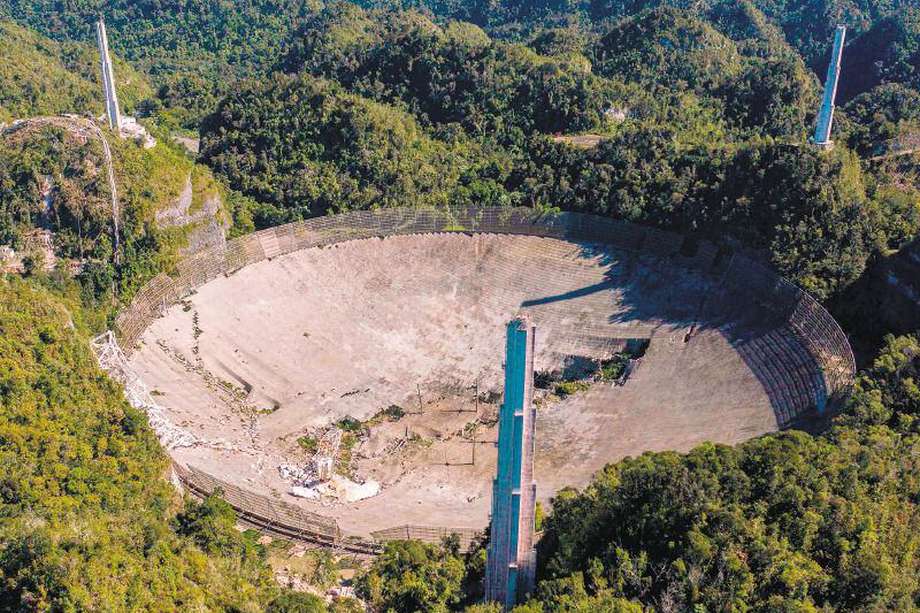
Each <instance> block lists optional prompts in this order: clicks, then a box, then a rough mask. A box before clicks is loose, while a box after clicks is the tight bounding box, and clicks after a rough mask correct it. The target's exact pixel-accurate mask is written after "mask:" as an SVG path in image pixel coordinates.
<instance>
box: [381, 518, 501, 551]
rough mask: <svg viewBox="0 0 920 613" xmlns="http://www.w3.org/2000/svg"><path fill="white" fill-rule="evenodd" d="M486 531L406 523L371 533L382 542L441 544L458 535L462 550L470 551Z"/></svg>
mask: <svg viewBox="0 0 920 613" xmlns="http://www.w3.org/2000/svg"><path fill="white" fill-rule="evenodd" d="M483 534H484V532H483V531H482V530H476V529H474V528H441V527H434V526H416V525H411V524H406V525H403V526H394V527H392V528H386V529H384V530H377V531H375V532H372V533H371V536H373V537H374V540H376V541H378V542H380V543H387V542H389V541H409V540H412V541H423V542H425V543H431V544H434V545H439V544H441V543H442V542H443V541H444V539H446V538H449V537H451V536H454V535H456V536H457V538H458V539H459V544H460V551H463V552H466V551H469V550H470V549H471V548H472V547H473V545H474V544H475V543H476V542H477V541H478V540H479V539H481V538H482V536H483Z"/></svg>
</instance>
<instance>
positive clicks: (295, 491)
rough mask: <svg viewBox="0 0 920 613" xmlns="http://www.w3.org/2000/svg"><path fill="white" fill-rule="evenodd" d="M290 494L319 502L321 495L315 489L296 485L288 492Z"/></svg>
mask: <svg viewBox="0 0 920 613" xmlns="http://www.w3.org/2000/svg"><path fill="white" fill-rule="evenodd" d="M288 493H289V494H290V495H291V496H297V497H298V498H306V499H307V500H319V498H320V493H319V491H317V489H316V488H314V487H300V486H297V485H295V486H294V487H292V488H291V489H289V490H288Z"/></svg>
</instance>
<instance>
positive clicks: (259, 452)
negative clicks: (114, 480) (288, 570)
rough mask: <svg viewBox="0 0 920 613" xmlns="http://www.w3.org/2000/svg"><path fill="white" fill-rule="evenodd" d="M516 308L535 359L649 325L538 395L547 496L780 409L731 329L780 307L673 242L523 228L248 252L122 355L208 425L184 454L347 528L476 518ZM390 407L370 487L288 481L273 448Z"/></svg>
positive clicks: (178, 417) (550, 362)
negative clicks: (685, 255)
mask: <svg viewBox="0 0 920 613" xmlns="http://www.w3.org/2000/svg"><path fill="white" fill-rule="evenodd" d="M520 312H528V313H529V314H530V315H531V317H532V318H533V320H534V321H535V323H536V325H537V368H538V370H547V371H549V370H557V371H559V370H566V369H568V370H572V368H573V366H577V365H578V364H579V363H580V362H581V361H583V359H584V358H604V357H608V356H610V355H611V354H612V353H613V352H614V351H615V350H617V349H618V348H619V347H620V345H621V344H622V341H623V340H625V339H633V338H650V339H651V344H650V347H649V349H648V351H647V353H646V355H645V357H644V358H643V360H642V363H641V365H640V367H639V369H638V370H637V372H636V373H635V374H634V375H633V376H632V377H631V378H630V379H629V380H628V381H627V382H626V384H625V385H624V386H622V387H618V386H615V385H613V384H608V383H597V384H594V385H593V386H592V388H591V389H589V390H588V391H584V392H581V393H578V394H576V395H574V396H570V397H568V398H566V399H564V400H554V399H548V400H547V401H545V402H544V403H543V404H542V405H541V406H540V408H539V410H538V419H537V454H536V457H537V466H536V475H537V481H538V495H539V497H540V498H541V499H543V500H547V499H548V498H549V497H551V496H552V495H553V494H554V493H555V492H556V491H558V489H560V488H561V487H564V486H567V485H573V486H580V485H584V484H585V483H586V482H587V481H588V480H589V479H590V477H591V475H592V474H593V473H594V472H596V471H597V470H598V469H600V468H602V467H603V466H604V464H606V463H607V462H612V461H615V460H617V459H620V458H622V457H624V456H626V455H637V454H640V453H642V452H643V451H647V450H664V449H676V450H686V449H689V448H690V447H692V446H694V445H696V444H698V443H700V442H703V441H706V440H713V441H719V442H725V443H732V442H737V441H740V440H743V439H746V438H750V437H752V436H755V435H758V434H761V433H764V432H767V431H770V430H775V429H776V428H777V423H778V422H777V419H778V418H777V416H776V415H775V414H774V410H773V408H771V401H770V398H769V397H768V394H767V392H766V391H765V389H764V386H763V384H762V383H761V380H760V379H759V378H758V376H755V374H754V373H753V372H752V371H751V370H750V368H749V367H748V365H747V363H746V361H745V359H743V358H742V355H743V352H741V353H739V351H738V348H739V347H743V346H744V345H745V344H746V343H749V342H751V341H752V340H756V339H757V338H758V337H760V336H762V335H763V334H765V333H767V332H769V331H770V330H772V329H773V328H774V327H778V326H779V325H780V322H777V321H775V319H774V318H772V317H771V316H770V315H769V314H767V313H766V312H763V311H761V310H760V309H759V308H758V307H756V306H755V305H753V304H750V303H748V302H747V300H746V298H745V297H744V296H741V295H732V294H725V293H724V291H723V290H722V289H720V288H719V284H718V279H717V278H711V277H709V276H708V275H705V274H703V273H700V272H694V271H690V270H688V269H685V268H681V267H679V266H675V265H674V263H673V262H665V261H661V260H656V259H653V258H648V257H642V256H638V255H636V254H628V253H625V252H618V251H612V250H607V249H604V248H599V247H594V246H590V245H581V244H575V243H570V242H565V241H560V240H555V239H547V238H538V237H530V236H509V235H490V234H478V235H473V236H469V235H464V234H429V235H416V236H393V237H389V238H385V239H367V240H358V241H352V242H347V243H341V244H338V245H335V246H332V247H327V248H314V249H305V250H302V251H298V252H295V253H292V254H289V255H285V256H280V257H277V258H275V259H273V260H271V261H263V262H260V263H257V264H253V265H251V266H248V267H246V268H244V269H242V270H240V271H238V272H236V273H235V274H233V275H231V276H229V277H221V278H218V279H216V280H214V281H212V282H210V283H208V284H206V285H204V286H202V287H201V288H199V289H198V291H197V293H196V294H194V295H192V296H190V297H189V298H188V299H187V300H185V301H184V302H183V303H181V304H177V305H174V306H173V307H171V308H170V309H169V310H168V311H167V312H166V314H165V316H164V317H162V318H160V319H158V320H157V321H155V322H154V323H153V324H152V325H151V326H150V328H149V329H148V330H147V331H146V332H145V334H144V335H143V337H142V340H141V346H140V348H139V349H138V350H137V351H136V352H134V354H133V355H132V357H131V363H132V366H133V367H134V369H135V370H136V371H137V373H138V374H139V375H140V376H141V378H142V379H143V380H144V381H145V382H146V383H147V385H148V386H149V387H150V388H151V389H152V390H154V397H155V399H156V401H157V402H158V403H159V404H161V405H162V406H163V407H164V409H166V412H167V414H168V415H169V416H170V418H171V419H172V420H173V421H174V422H175V423H176V424H179V425H181V426H182V427H184V428H186V429H187V430H188V431H190V432H193V433H195V434H196V435H197V436H198V437H200V439H201V440H202V441H203V443H202V444H201V445H199V446H196V447H191V448H185V449H179V450H175V451H174V452H173V455H174V457H175V458H176V459H177V460H178V461H180V462H183V463H187V464H190V465H193V466H196V467H198V468H200V469H202V470H204V471H206V472H209V473H211V474H213V475H215V476H217V477H219V478H221V479H223V480H225V481H228V482H231V483H235V484H238V485H240V486H242V487H245V488H246V489H249V490H252V491H254V492H257V493H261V494H264V495H267V496H276V497H278V498H280V499H284V500H286V501H288V502H291V503H295V504H299V505H302V506H303V507H304V508H307V509H309V510H311V511H315V512H319V513H322V514H324V515H328V516H332V517H335V518H336V519H337V520H338V522H339V524H340V526H341V528H342V529H343V530H344V531H345V532H347V533H354V534H368V533H369V532H371V531H374V530H379V529H384V528H389V527H392V526H396V525H400V524H405V523H412V524H423V525H430V526H449V527H473V528H480V527H483V526H484V525H485V524H486V523H487V521H488V510H489V502H490V500H489V498H490V485H491V477H492V475H493V474H494V470H495V450H494V447H493V446H492V445H491V441H494V440H495V439H496V434H497V433H496V431H495V427H494V416H495V413H496V411H497V405H496V404H495V403H496V396H497V394H498V392H500V389H501V369H502V359H503V347H504V345H503V343H504V325H505V323H506V322H507V321H508V320H509V319H510V318H511V317H513V316H514V315H515V314H517V313H520ZM477 390H478V392H479V400H478V401H477V399H476V392H477ZM390 405H398V406H399V407H402V408H403V410H404V411H406V412H407V413H408V414H407V415H406V416H405V417H403V418H402V419H400V420H398V421H393V422H390V421H385V420H384V421H381V422H380V423H379V424H378V425H376V426H375V427H373V428H372V429H371V433H370V436H369V437H367V438H366V439H364V440H362V442H361V443H360V445H359V446H357V447H356V448H355V449H354V450H353V457H354V461H353V462H352V464H351V467H350V472H351V474H352V475H353V477H354V478H355V479H357V480H359V481H360V480H361V479H375V480H377V481H380V483H381V484H382V486H383V489H382V491H381V493H380V494H379V495H377V496H375V497H373V498H369V499H366V500H362V501H360V502H356V503H344V502H331V501H328V500H327V501H322V502H313V501H306V500H303V499H300V498H295V497H293V496H290V495H288V494H287V492H288V490H289V488H290V483H288V482H286V481H285V480H284V479H282V478H281V476H280V474H279V471H278V466H279V465H281V464H297V463H303V462H305V461H306V460H307V459H308V457H309V454H308V453H307V452H306V451H304V450H303V449H301V447H300V445H298V443H297V439H298V438H299V437H301V436H303V435H305V434H309V433H313V432H316V431H317V429H318V428H322V427H324V426H327V425H328V424H330V423H332V422H334V421H336V420H339V419H341V418H342V417H345V416H350V417H354V418H357V419H360V420H367V419H369V418H371V417H372V416H374V415H375V414H377V413H378V412H379V411H381V410H382V409H384V408H386V407H388V406H390ZM473 441H478V443H477V444H474V443H473ZM474 447H475V464H474V463H473V457H474Z"/></svg>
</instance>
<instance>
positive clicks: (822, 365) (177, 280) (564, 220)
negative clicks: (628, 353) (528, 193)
mask: <svg viewBox="0 0 920 613" xmlns="http://www.w3.org/2000/svg"><path fill="white" fill-rule="evenodd" d="M436 232H465V233H506V234H522V235H531V236H541V237H550V238H559V239H564V240H570V241H575V242H585V243H600V244H605V245H610V246H612V247H614V248H618V249H622V250H627V251H633V252H639V253H648V254H649V255H651V256H654V257H659V258H668V259H671V260H673V262H674V264H675V265H679V266H684V267H688V268H694V269H700V270H703V271H708V270H710V269H711V268H712V267H713V266H714V264H715V262H716V260H717V254H718V250H717V249H716V247H715V246H714V245H712V244H711V243H706V242H702V243H700V244H699V245H697V246H696V248H695V249H693V250H686V249H684V247H685V246H686V243H685V241H686V239H685V237H683V236H681V235H679V234H675V233H671V232H666V231H662V230H657V229H651V228H646V227H643V226H638V225H635V224H630V223H628V222H624V221H620V220H613V219H607V218H601V217H596V216H592V215H587V214H581V213H545V212H540V211H535V210H533V209H523V208H483V209H476V208H466V209H437V210H435V209H386V210H378V211H356V212H353V213H347V214H344V215H338V216H328V217H321V218H315V219H311V220H308V221H300V222H294V223H291V224H287V225H284V226H278V227H275V228H270V229H267V230H261V231H259V232H256V233H253V234H250V235H247V236H244V237H240V238H237V239H233V240H231V241H228V243H227V244H226V245H225V246H217V247H212V248H210V249H208V250H206V251H203V252H200V253H198V254H196V255H195V256H192V257H189V258H186V259H184V260H182V261H181V262H180V263H179V264H178V265H177V266H176V270H175V272H174V273H173V274H171V275H166V274H160V275H157V276H156V277H154V278H153V279H151V281H150V282H148V283H147V284H146V285H145V286H144V287H143V288H142V289H141V290H140V291H139V292H138V293H137V295H136V296H135V298H134V300H133V301H132V303H131V305H130V306H129V307H128V308H126V309H125V310H124V311H122V313H121V314H120V315H119V316H118V318H117V320H116V331H117V333H118V336H119V338H120V340H121V345H122V347H123V348H124V349H125V351H130V349H131V348H133V345H134V344H135V343H136V342H137V340H138V339H139V338H140V336H141V334H143V332H144V330H145V329H146V328H147V327H148V326H149V325H150V323H151V322H152V321H153V320H154V319H156V318H157V317H159V316H160V315H161V314H162V313H163V311H164V310H165V309H166V308H167V307H168V306H169V305H171V304H173V303H175V302H177V301H178V300H180V299H182V298H184V297H185V296H187V295H189V294H190V293H191V292H193V291H195V289H197V288H198V287H200V286H202V285H204V284H205V283H207V282H209V281H211V280H213V279H215V278H217V277H219V276H221V275H230V274H233V273H234V272H235V271H237V270H239V269H241V268H243V267H245V266H249V265H252V264H255V263H257V262H260V261H262V260H265V259H267V258H274V257H278V256H282V255H285V254H287V253H291V252H293V251H297V250H300V249H305V248H310V247H328V246H331V245H335V244H336V243H340V242H343V241H348V240H355V239H364V238H372V237H386V236H392V235H399V234H419V233H436ZM682 251H689V252H688V253H687V254H686V255H681V253H682ZM718 268H719V273H720V275H721V276H722V278H723V279H724V282H725V283H726V284H727V285H729V286H733V287H734V288H735V289H736V290H741V291H743V292H747V293H750V294H751V295H752V296H754V297H755V298H756V299H757V300H758V301H760V302H762V303H763V304H765V305H766V306H768V307H769V308H771V309H773V310H774V311H776V312H779V313H781V314H782V315H783V317H784V318H786V320H787V321H788V327H789V329H790V330H791V331H793V332H794V333H795V335H796V337H797V338H799V339H800V341H801V342H802V343H803V344H804V345H805V347H806V348H807V349H808V351H809V353H810V354H811V356H812V357H813V359H814V361H815V363H816V364H817V370H818V373H817V374H818V375H819V377H818V379H819V380H821V381H823V385H824V386H825V387H826V389H817V390H816V389H814V387H815V386H814V385H812V384H811V383H810V382H808V381H807V380H805V382H804V383H800V384H799V385H795V382H793V384H792V385H791V386H786V387H790V389H792V391H788V390H787V389H786V387H784V388H783V391H784V392H785V393H786V394H787V395H789V394H802V393H807V394H809V395H811V396H813V397H812V398H811V400H813V401H814V402H816V403H820V402H821V397H822V396H823V397H824V398H828V397H830V398H832V399H837V398H841V397H842V396H843V395H845V394H846V391H847V390H848V389H849V386H850V385H851V383H852V380H853V377H854V375H855V363H854V360H853V354H852V351H851V349H850V346H849V343H848V341H847V339H846V336H845V335H844V333H843V331H842V330H841V329H840V327H839V326H838V325H837V323H836V322H835V321H834V319H833V318H832V317H831V316H830V314H829V313H827V311H826V310H825V309H824V308H823V307H822V306H821V305H820V304H819V303H817V302H816V301H815V300H814V299H813V298H811V297H810V296H809V295H808V294H807V293H805V292H804V291H802V290H801V289H799V288H798V287H796V286H795V285H793V284H791V283H789V282H787V281H785V280H784V279H782V278H780V277H779V276H777V275H776V274H775V273H773V272H772V271H770V270H769V269H767V268H766V267H763V266H761V265H760V264H758V263H756V262H754V261H753V260H750V259H749V258H745V257H743V256H739V255H736V256H733V257H732V258H731V260H730V261H729V262H728V264H727V265H724V264H723V265H719V267H718ZM605 342H606V341H605ZM804 376H807V373H806V375H804ZM783 385H785V384H783ZM803 390H805V391H803ZM800 400H802V399H797V398H791V397H790V402H792V401H795V402H799V401H800ZM819 406H820V405H819ZM177 474H178V475H179V476H180V479H181V480H182V482H183V483H185V484H186V486H188V487H189V488H190V489H192V490H193V491H195V492H196V493H198V494H203V495H206V494H208V493H210V492H212V491H214V490H215V489H218V488H219V489H221V490H222V491H223V492H224V496H225V498H227V500H228V502H229V503H230V504H231V505H232V506H234V508H236V509H237V511H239V512H240V514H241V517H242V519H244V520H245V521H247V522H248V523H250V524H252V525H256V526H258V527H261V528H262V529H265V530H268V531H270V532H276V533H279V534H283V535H285V536H287V537H290V538H300V539H303V540H308V541H311V542H323V543H329V544H336V543H339V544H341V543H349V546H350V547H351V548H352V549H356V550H358V549H361V550H368V551H369V550H371V549H373V547H375V546H378V545H376V544H373V543H369V542H367V541H364V540H362V539H354V538H344V539H343V538H342V535H341V531H340V530H339V528H338V525H337V524H336V522H335V520H334V519H331V518H328V517H323V516H320V515H316V514H313V513H309V512H307V511H304V510H303V509H301V508H299V507H297V506H295V505H292V504H289V503H286V502H283V501H278V500H272V499H269V498H266V497H264V496H259V495H257V494H254V493H252V492H249V491H247V490H245V489H243V488H240V487H238V486H234V485H232V484H229V483H226V482H224V481H221V480H219V479H216V478H215V477H213V476H211V475H208V474H207V473H205V472H203V471H201V470H198V469H195V468H183V467H177ZM451 533H457V534H458V535H460V537H461V542H462V543H466V544H467V545H466V546H468V543H469V542H470V541H471V540H472V539H474V538H475V536H476V534H477V531H473V530H469V529H451V528H432V527H424V526H412V525H404V526H399V527H395V528H391V529H388V530H382V531H378V532H375V533H374V537H375V539H376V540H377V541H378V542H385V541H386V540H393V539H402V538H414V539H419V540H426V541H428V542H440V540H441V539H442V538H443V537H444V536H447V535H449V534H451Z"/></svg>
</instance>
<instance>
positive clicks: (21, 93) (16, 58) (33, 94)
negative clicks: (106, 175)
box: [0, 21, 153, 121]
mask: <svg viewBox="0 0 920 613" xmlns="http://www.w3.org/2000/svg"><path fill="white" fill-rule="evenodd" d="M97 62H98V54H97V53H96V51H95V49H94V47H92V46H91V45H90V44H78V43H57V42H54V41H52V40H49V39H47V38H44V37H43V36H41V35H39V34H36V33H34V32H31V31H29V30H27V29H25V28H23V27H21V26H18V25H15V24H13V23H11V22H8V21H0V121H2V120H9V119H12V118H22V117H28V116H34V115H57V114H61V113H86V112H89V113H93V114H101V113H102V111H103V104H102V86H101V84H100V83H99V69H98V64H97ZM115 72H116V74H117V75H118V94H119V99H120V102H121V104H122V106H123V107H124V109H125V110H127V111H130V110H131V109H133V108H134V106H135V105H136V104H137V103H138V102H139V101H140V100H142V99H144V98H147V97H149V96H151V95H152V94H153V89H152V87H151V86H150V83H149V82H148V81H147V79H146V77H144V76H143V75H141V74H140V73H138V72H137V71H135V70H134V69H132V68H131V67H130V66H129V65H128V64H126V63H124V62H121V61H118V60H117V59H116V60H115Z"/></svg>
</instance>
